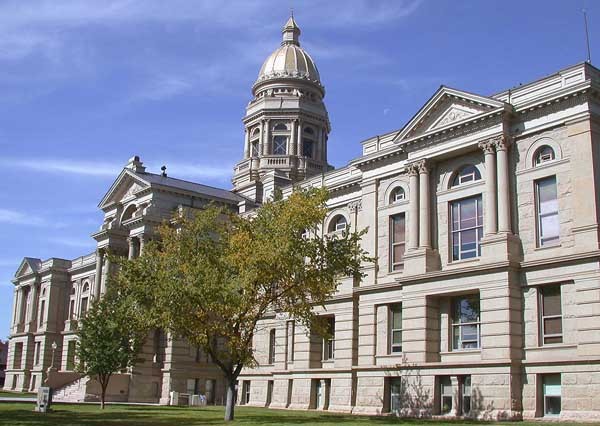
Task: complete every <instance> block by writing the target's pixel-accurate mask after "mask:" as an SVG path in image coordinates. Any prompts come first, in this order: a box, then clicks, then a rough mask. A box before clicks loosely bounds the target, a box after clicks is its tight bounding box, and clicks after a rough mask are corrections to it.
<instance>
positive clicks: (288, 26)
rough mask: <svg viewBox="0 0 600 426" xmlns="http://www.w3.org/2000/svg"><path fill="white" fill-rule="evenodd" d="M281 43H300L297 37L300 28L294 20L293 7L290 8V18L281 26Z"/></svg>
mask: <svg viewBox="0 0 600 426" xmlns="http://www.w3.org/2000/svg"><path fill="white" fill-rule="evenodd" d="M282 33H283V43H282V44H295V45H298V46H299V45H300V42H299V41H298V38H299V37H300V28H299V27H298V24H296V21H295V20H294V9H292V8H290V18H289V19H288V20H287V22H286V23H285V25H284V26H283V30H282Z"/></svg>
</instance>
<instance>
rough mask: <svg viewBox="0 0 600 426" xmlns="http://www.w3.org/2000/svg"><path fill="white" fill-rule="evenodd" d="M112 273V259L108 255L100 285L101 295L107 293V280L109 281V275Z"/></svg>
mask: <svg viewBox="0 0 600 426" xmlns="http://www.w3.org/2000/svg"><path fill="white" fill-rule="evenodd" d="M109 275H110V259H109V258H108V256H107V257H106V258H105V260H104V274H103V276H102V282H101V286H100V295H101V296H102V295H104V293H106V282H107V281H108V277H109Z"/></svg>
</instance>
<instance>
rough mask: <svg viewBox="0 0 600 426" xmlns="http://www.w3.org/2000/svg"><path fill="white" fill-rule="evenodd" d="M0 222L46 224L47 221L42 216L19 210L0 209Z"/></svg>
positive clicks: (30, 224) (32, 224)
mask: <svg viewBox="0 0 600 426" xmlns="http://www.w3.org/2000/svg"><path fill="white" fill-rule="evenodd" d="M0 223H5V224H8V225H25V226H46V224H47V221H46V220H45V219H44V218H42V217H39V216H35V215H32V214H27V213H23V212H20V211H17V210H9V209H0Z"/></svg>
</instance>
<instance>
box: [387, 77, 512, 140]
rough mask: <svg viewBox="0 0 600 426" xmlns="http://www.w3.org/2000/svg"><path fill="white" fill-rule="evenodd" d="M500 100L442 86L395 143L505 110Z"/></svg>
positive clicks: (402, 130) (397, 136)
mask: <svg viewBox="0 0 600 426" xmlns="http://www.w3.org/2000/svg"><path fill="white" fill-rule="evenodd" d="M505 106H506V104H505V103H504V102H502V101H499V100H498V99H494V98H489V97H486V96H480V95H476V94H473V93H468V92H465V91H462V90H457V89H452V88H450V87H446V86H440V88H439V89H438V90H437V92H435V94H434V95H433V96H432V97H431V98H430V99H429V100H428V101H427V103H426V104H425V105H424V106H423V107H422V108H421V109H420V110H419V111H418V112H417V114H415V116H414V117H413V118H411V120H410V121H409V122H408V123H407V124H406V126H404V127H403V128H402V129H401V130H400V131H399V132H398V134H397V135H396V137H395V138H394V142H395V143H402V142H403V141H405V140H408V139H412V138H415V137H417V136H420V135H424V134H427V133H429V132H434V131H438V130H440V129H443V128H446V127H452V126H453V125H455V124H457V123H460V122H463V121H464V122H466V121H469V120H471V119H473V118H475V117H477V116H480V115H484V114H487V113H489V112H492V111H494V110H499V109H503V108H505Z"/></svg>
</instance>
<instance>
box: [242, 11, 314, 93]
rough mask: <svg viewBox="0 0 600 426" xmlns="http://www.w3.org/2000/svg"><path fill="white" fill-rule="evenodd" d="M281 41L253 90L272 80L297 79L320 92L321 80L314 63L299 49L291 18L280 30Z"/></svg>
mask: <svg viewBox="0 0 600 426" xmlns="http://www.w3.org/2000/svg"><path fill="white" fill-rule="evenodd" d="M282 33H283V41H282V42H281V46H279V47H278V48H277V49H275V51H274V52H273V53H271V55H269V57H268V58H267V59H266V60H265V62H264V63H263V65H262V67H261V68H260V72H259V73H258V78H257V79H256V82H255V83H254V87H253V89H254V90H256V89H257V88H258V87H259V86H262V85H263V83H268V82H271V81H272V80H285V79H299V80H304V81H306V82H310V83H312V84H314V85H316V86H318V87H319V88H320V89H321V91H322V90H323V86H322V85H321V79H320V77H319V71H318V69H317V65H316V64H315V61H313V59H312V58H311V57H310V55H309V54H308V53H307V52H306V50H304V49H303V48H302V47H300V42H299V38H300V33H301V31H300V28H299V27H298V24H296V21H295V20H294V17H293V16H290V19H288V21H287V22H286V24H285V26H284V27H283V30H282Z"/></svg>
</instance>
